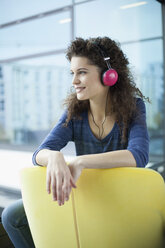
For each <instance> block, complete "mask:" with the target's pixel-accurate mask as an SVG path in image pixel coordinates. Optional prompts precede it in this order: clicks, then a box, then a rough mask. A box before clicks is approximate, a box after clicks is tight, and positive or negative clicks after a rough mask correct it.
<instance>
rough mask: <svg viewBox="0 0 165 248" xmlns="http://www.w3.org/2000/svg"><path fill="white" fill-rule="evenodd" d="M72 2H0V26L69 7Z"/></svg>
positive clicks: (1, 0) (65, 0)
mask: <svg viewBox="0 0 165 248" xmlns="http://www.w3.org/2000/svg"><path fill="white" fill-rule="evenodd" d="M71 3H72V0H62V1H59V0H56V1H54V0H49V1H45V0H35V1H33V0H29V1H26V0H17V1H11V0H0V6H1V8H0V24H3V23H6V22H10V21H15V20H18V19H21V18H25V17H27V16H31V15H35V14H38V13H42V12H46V11H50V10H54V9H58V8H61V7H63V6H66V5H70V4H71Z"/></svg>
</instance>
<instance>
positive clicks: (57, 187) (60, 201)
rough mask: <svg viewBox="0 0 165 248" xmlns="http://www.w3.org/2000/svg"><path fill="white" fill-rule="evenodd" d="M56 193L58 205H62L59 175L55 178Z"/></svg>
mask: <svg viewBox="0 0 165 248" xmlns="http://www.w3.org/2000/svg"><path fill="white" fill-rule="evenodd" d="M56 193H57V201H58V204H59V205H61V203H62V177H61V174H60V173H58V176H57V178H56Z"/></svg>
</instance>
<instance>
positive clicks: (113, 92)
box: [64, 37, 149, 142]
mask: <svg viewBox="0 0 165 248" xmlns="http://www.w3.org/2000/svg"><path fill="white" fill-rule="evenodd" d="M96 44H98V45H99V46H100V47H101V49H102V48H104V52H106V55H107V56H109V57H110V63H111V66H112V68H114V69H115V70H116V71H117V73H118V81H117V83H116V84H115V85H113V86H112V87H109V94H110V99H111V113H113V114H114V115H115V120H116V122H117V124H118V125H119V127H120V131H121V134H122V139H121V141H122V142H126V141H127V129H128V125H129V123H130V122H131V120H132V118H133V116H134V115H135V114H136V113H137V108H136V97H140V98H142V99H143V100H144V99H145V100H148V101H149V99H148V98H146V97H145V96H143V94H142V92H141V91H140V90H139V89H138V88H137V87H136V85H135V83H134V79H133V76H132V74H131V72H130V69H129V67H128V65H129V62H128V59H127V57H126V56H125V54H124V53H123V52H122V50H121V48H120V44H119V43H117V42H115V41H114V40H111V39H110V38H108V37H97V38H89V39H83V38H76V39H75V40H73V41H72V42H71V44H70V46H69V47H68V49H67V52H66V58H67V59H68V60H69V61H71V58H72V57H73V56H81V57H86V58H87V59H88V60H89V62H90V63H91V64H92V65H96V66H97V67H99V68H100V72H101V73H100V76H101V75H102V73H103V72H105V71H106V70H107V65H106V63H105V61H104V58H103V55H102V54H101V53H100V51H99V49H98V47H97V45H96ZM64 105H66V106H67V110H68V115H67V119H66V123H65V124H66V126H67V124H68V122H69V121H70V120H71V119H72V118H80V114H81V113H82V112H83V111H85V110H88V109H89V100H84V101H80V100H78V99H77V96H76V93H71V94H70V95H69V96H68V97H67V99H66V100H65V102H64Z"/></svg>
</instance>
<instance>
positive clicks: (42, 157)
mask: <svg viewBox="0 0 165 248" xmlns="http://www.w3.org/2000/svg"><path fill="white" fill-rule="evenodd" d="M61 155H62V153H61V152H59V151H52V150H49V149H43V150H40V151H39V152H38V153H37V155H36V162H37V164H39V165H41V166H47V164H48V160H49V159H50V158H51V157H52V156H53V157H55V156H61Z"/></svg>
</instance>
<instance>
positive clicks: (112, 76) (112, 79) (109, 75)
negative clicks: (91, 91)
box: [94, 42, 118, 86]
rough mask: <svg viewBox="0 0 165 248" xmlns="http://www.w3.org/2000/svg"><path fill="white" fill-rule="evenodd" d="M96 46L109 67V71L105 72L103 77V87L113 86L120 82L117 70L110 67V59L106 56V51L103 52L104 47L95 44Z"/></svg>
mask: <svg viewBox="0 0 165 248" xmlns="http://www.w3.org/2000/svg"><path fill="white" fill-rule="evenodd" d="M94 44H95V45H96V46H97V48H98V49H99V51H100V52H101V54H102V56H103V58H104V61H105V62H106V64H107V67H108V70H107V71H105V72H103V75H102V84H103V85H106V86H113V85H114V84H115V83H116V82H117V80H118V73H117V71H116V70H114V69H113V68H112V67H111V65H110V61H109V60H110V57H109V56H107V55H106V53H105V51H104V50H103V47H102V46H101V45H100V44H98V43H96V42H94Z"/></svg>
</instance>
